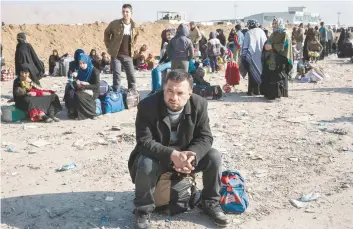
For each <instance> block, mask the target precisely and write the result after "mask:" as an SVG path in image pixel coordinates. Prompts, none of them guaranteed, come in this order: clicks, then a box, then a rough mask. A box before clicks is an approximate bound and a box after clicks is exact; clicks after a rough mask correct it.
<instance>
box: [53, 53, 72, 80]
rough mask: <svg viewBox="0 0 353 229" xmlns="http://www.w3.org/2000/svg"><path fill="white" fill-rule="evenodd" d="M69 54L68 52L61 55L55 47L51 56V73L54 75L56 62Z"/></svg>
mask: <svg viewBox="0 0 353 229" xmlns="http://www.w3.org/2000/svg"><path fill="white" fill-rule="evenodd" d="M68 55H69V54H68V53H66V54H64V55H63V56H61V57H60V56H59V53H58V50H56V49H54V50H53V54H52V55H50V57H49V74H50V75H51V76H52V75H53V74H54V69H55V66H56V64H57V63H58V62H59V61H60V60H61V59H62V58H64V57H67V56H68Z"/></svg>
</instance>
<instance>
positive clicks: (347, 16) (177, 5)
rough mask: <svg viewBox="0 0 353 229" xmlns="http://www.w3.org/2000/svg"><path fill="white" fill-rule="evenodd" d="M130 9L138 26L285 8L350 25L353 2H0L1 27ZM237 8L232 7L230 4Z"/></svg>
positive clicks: (95, 17) (101, 17)
mask: <svg viewBox="0 0 353 229" xmlns="http://www.w3.org/2000/svg"><path fill="white" fill-rule="evenodd" d="M124 3H130V4H131V5H132V6H133V19H134V20H135V21H137V22H138V23H141V22H146V21H155V20H156V19H157V11H177V12H185V13H186V19H187V20H189V21H208V20H220V19H234V17H235V16H236V18H237V19H239V18H244V17H246V16H250V15H252V14H257V13H262V12H286V11H287V10H288V7H289V6H305V7H307V11H308V12H312V13H319V14H320V15H321V18H322V20H323V21H325V23H326V24H336V23H337V12H340V13H341V15H340V22H341V24H353V17H352V14H353V1H317V0H316V1H267V2H266V1H249V0H248V1H169V0H164V1H121V0H120V1H119V0H117V1H88V0H86V1H4V0H2V1H1V20H2V21H3V22H5V24H37V23H39V24H76V23H92V22H95V21H104V22H110V21H111V20H114V19H117V18H121V6H122V4H124ZM235 4H236V5H237V7H236V8H235V7H234V5H235Z"/></svg>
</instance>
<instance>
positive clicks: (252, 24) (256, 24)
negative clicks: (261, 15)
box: [247, 19, 259, 29]
mask: <svg viewBox="0 0 353 229" xmlns="http://www.w3.org/2000/svg"><path fill="white" fill-rule="evenodd" d="M247 27H248V28H249V29H253V28H257V27H259V22H258V21H257V20H254V19H250V20H248V22H247Z"/></svg>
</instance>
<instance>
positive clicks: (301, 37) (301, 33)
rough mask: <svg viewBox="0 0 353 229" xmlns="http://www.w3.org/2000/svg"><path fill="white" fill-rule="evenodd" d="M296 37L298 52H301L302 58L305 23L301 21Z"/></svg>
mask: <svg viewBox="0 0 353 229" xmlns="http://www.w3.org/2000/svg"><path fill="white" fill-rule="evenodd" d="M294 38H295V40H296V42H297V44H296V50H297V52H299V59H301V58H303V42H304V25H303V23H300V25H299V27H298V29H297V31H296V34H295V37H294Z"/></svg>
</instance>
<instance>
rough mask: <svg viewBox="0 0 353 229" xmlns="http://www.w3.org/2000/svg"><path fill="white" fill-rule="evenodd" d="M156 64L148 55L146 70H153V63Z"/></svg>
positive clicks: (152, 57) (151, 56)
mask: <svg viewBox="0 0 353 229" xmlns="http://www.w3.org/2000/svg"><path fill="white" fill-rule="evenodd" d="M155 62H156V60H155V59H154V56H153V55H152V54H151V53H150V54H148V57H147V59H146V63H147V65H148V67H147V70H152V69H154V63H155Z"/></svg>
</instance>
